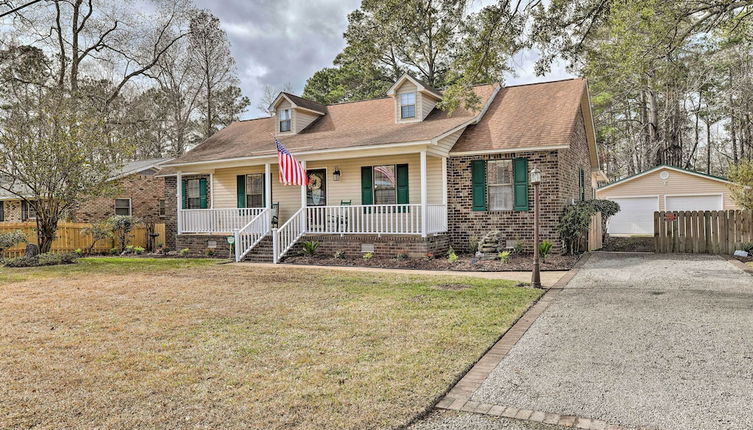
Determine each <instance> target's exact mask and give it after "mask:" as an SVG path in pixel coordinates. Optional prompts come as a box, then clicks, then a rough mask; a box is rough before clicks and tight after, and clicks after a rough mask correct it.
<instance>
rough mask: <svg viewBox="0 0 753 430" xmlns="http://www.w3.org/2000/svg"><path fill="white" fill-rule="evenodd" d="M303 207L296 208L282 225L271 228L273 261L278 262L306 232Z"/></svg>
mask: <svg viewBox="0 0 753 430" xmlns="http://www.w3.org/2000/svg"><path fill="white" fill-rule="evenodd" d="M305 209H306V208H301V209H298V211H297V212H296V213H294V214H293V216H291V217H290V219H288V220H287V221H286V222H285V224H283V225H282V227H280V228H278V229H274V230H272V250H273V251H272V253H273V261H274V262H275V263H277V262H279V261H280V259H281V258H282V257H283V256H285V253H286V252H288V251H289V250H290V248H292V247H293V245H295V243H296V242H297V241H298V239H300V238H301V236H303V235H304V234H305V233H306V223H305V222H304V220H305V218H304V217H305V214H306V210H305Z"/></svg>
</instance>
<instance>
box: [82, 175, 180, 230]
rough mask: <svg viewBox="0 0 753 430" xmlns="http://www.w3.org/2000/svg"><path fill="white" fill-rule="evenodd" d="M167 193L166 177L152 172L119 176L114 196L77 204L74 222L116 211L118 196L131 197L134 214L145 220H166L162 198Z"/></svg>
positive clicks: (98, 217) (94, 218) (150, 222)
mask: <svg viewBox="0 0 753 430" xmlns="http://www.w3.org/2000/svg"><path fill="white" fill-rule="evenodd" d="M164 195H165V181H164V180H163V179H162V178H157V177H154V176H151V175H139V174H134V175H130V176H128V177H125V178H123V179H120V180H119V181H118V184H117V192H116V193H115V195H113V196H108V197H98V198H94V199H90V200H85V201H83V202H82V203H81V204H79V206H78V208H76V210H75V212H74V214H73V217H72V220H73V221H75V222H88V223H91V222H97V221H101V220H104V219H107V218H109V217H111V216H113V215H115V199H130V200H131V215H132V216H134V217H136V218H139V219H140V220H141V221H143V222H144V223H146V224H158V223H162V222H164V221H165V220H166V219H167V218H166V216H160V214H159V202H160V200H161V199H163V198H164Z"/></svg>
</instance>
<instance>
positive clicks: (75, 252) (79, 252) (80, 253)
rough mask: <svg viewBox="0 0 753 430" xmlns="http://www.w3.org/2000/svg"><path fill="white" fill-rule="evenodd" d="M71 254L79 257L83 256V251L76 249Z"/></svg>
mask: <svg viewBox="0 0 753 430" xmlns="http://www.w3.org/2000/svg"><path fill="white" fill-rule="evenodd" d="M73 253H74V254H76V255H78V256H79V257H81V256H82V255H84V251H82V250H81V248H76V250H75V251H73Z"/></svg>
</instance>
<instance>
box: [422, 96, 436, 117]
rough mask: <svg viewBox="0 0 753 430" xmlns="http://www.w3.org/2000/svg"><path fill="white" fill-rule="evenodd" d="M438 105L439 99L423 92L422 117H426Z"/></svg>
mask: <svg viewBox="0 0 753 430" xmlns="http://www.w3.org/2000/svg"><path fill="white" fill-rule="evenodd" d="M436 105H437V99H435V98H433V97H430V96H427V95H426V94H421V119H422V120H423V119H426V117H427V116H429V114H430V113H431V111H432V109H434V106H436Z"/></svg>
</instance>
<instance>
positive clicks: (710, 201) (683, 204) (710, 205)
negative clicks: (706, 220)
mask: <svg viewBox="0 0 753 430" xmlns="http://www.w3.org/2000/svg"><path fill="white" fill-rule="evenodd" d="M666 198H667V210H668V211H718V210H722V196H721V194H717V195H715V196H667V197H666Z"/></svg>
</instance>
